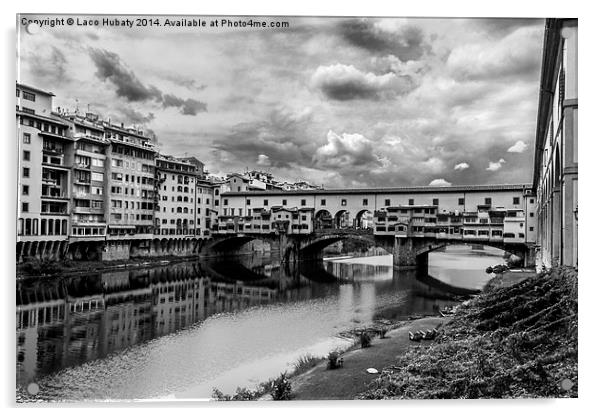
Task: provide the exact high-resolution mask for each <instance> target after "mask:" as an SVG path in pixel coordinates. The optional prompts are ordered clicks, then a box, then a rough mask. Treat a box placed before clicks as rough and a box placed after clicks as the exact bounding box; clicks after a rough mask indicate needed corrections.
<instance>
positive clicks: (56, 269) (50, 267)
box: [21, 259, 63, 276]
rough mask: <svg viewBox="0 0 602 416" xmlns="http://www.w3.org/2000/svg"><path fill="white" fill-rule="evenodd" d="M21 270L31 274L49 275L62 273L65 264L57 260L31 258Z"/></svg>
mask: <svg viewBox="0 0 602 416" xmlns="http://www.w3.org/2000/svg"><path fill="white" fill-rule="evenodd" d="M21 271H22V272H23V273H25V274H28V275H31V276H47V275H53V274H57V273H60V272H61V271H63V266H62V265H61V263H59V262H57V261H52V260H38V259H31V260H29V261H27V262H26V263H25V264H23V266H22V268H21Z"/></svg>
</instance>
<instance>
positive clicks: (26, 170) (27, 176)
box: [23, 168, 29, 178]
mask: <svg viewBox="0 0 602 416" xmlns="http://www.w3.org/2000/svg"><path fill="white" fill-rule="evenodd" d="M23 177H24V178H29V168H23Z"/></svg>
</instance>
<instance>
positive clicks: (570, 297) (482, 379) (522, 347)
mask: <svg viewBox="0 0 602 416" xmlns="http://www.w3.org/2000/svg"><path fill="white" fill-rule="evenodd" d="M515 397H521V398H525V397H577V271H576V270H575V269H571V268H558V269H554V270H552V271H546V272H544V273H542V274H540V275H538V276H535V277H531V278H528V279H526V280H524V281H522V282H520V283H517V284H515V285H513V286H510V287H506V288H497V289H496V288H491V289H489V290H488V291H486V292H484V293H483V294H482V295H481V296H479V297H477V298H475V299H474V300H473V301H471V302H469V303H467V304H465V305H463V306H462V307H460V308H459V309H458V311H457V313H456V315H455V316H454V317H453V318H452V320H451V321H450V322H449V323H448V324H447V325H446V326H445V327H444V329H443V334H442V335H440V336H439V337H438V338H437V339H436V341H435V342H434V343H433V344H432V345H431V346H429V347H428V348H424V347H423V346H416V347H415V348H414V349H413V350H411V351H409V352H407V353H406V354H405V355H404V356H403V357H402V358H401V359H400V361H399V363H398V365H396V366H392V367H390V368H387V369H385V370H384V371H383V372H382V374H381V375H380V377H379V378H378V379H377V380H375V382H374V383H373V384H372V385H371V386H370V389H369V390H368V391H367V392H365V393H363V394H362V395H360V397H359V398H361V399H383V398H399V399H435V398H515Z"/></svg>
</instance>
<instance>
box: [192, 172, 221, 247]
mask: <svg viewBox="0 0 602 416" xmlns="http://www.w3.org/2000/svg"><path fill="white" fill-rule="evenodd" d="M214 188H215V185H214V184H213V183H212V182H211V181H209V180H207V179H199V178H198V177H197V181H196V195H195V198H196V203H195V208H194V209H195V219H194V222H195V228H196V235H197V236H203V237H209V236H210V235H211V230H212V228H213V225H214V224H215V225H217V215H218V211H217V210H216V209H215V203H214V199H215V198H214ZM218 201H219V197H218Z"/></svg>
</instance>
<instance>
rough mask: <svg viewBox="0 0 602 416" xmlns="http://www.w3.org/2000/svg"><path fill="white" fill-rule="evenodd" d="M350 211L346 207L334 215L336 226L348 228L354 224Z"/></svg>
mask: <svg viewBox="0 0 602 416" xmlns="http://www.w3.org/2000/svg"><path fill="white" fill-rule="evenodd" d="M350 217H351V216H350V212H349V211H348V210H346V209H341V210H339V211H337V213H336V214H335V215H334V228H337V229H339V228H348V227H350V226H351V225H352V219H351V218H350Z"/></svg>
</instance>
